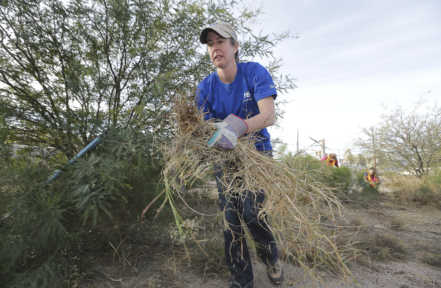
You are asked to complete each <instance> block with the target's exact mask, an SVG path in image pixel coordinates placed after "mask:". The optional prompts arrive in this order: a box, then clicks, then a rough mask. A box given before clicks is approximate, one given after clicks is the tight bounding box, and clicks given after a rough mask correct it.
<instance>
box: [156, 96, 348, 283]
mask: <svg viewBox="0 0 441 288" xmlns="http://www.w3.org/2000/svg"><path fill="white" fill-rule="evenodd" d="M174 112H175V117H176V124H177V126H176V137H175V138H174V141H173V142H172V143H170V144H169V145H167V146H166V147H164V156H165V159H166V164H165V168H164V171H163V176H164V181H165V186H166V192H165V193H166V198H167V200H168V201H169V204H171V207H172V210H173V211H174V215H175V219H176V222H177V224H178V227H180V228H179V229H181V232H183V231H182V229H184V228H182V227H183V226H181V223H182V222H183V219H182V218H181V216H180V215H179V211H178V210H177V206H176V205H175V201H176V200H177V199H181V200H184V201H185V199H186V197H187V196H186V193H189V192H188V191H190V190H191V189H192V188H195V187H196V186H197V185H201V183H204V182H206V181H208V180H212V179H213V178H214V177H213V171H214V167H222V169H223V170H224V171H223V172H224V173H223V175H224V176H223V179H222V181H223V182H224V183H225V184H226V186H227V187H228V189H227V191H226V193H227V194H228V193H231V192H232V191H235V192H239V193H241V191H242V192H243V191H247V190H248V191H259V190H261V189H263V190H264V191H265V193H266V201H265V204H264V209H263V210H264V211H265V212H266V213H267V214H268V215H269V216H270V217H269V218H270V219H271V224H270V226H271V227H272V229H273V230H274V234H275V235H276V238H277V242H278V246H279V249H280V250H281V254H282V255H283V258H284V259H285V261H288V262H290V263H294V264H296V265H299V266H302V267H303V268H305V269H306V270H307V271H309V272H310V273H311V274H312V275H313V276H314V277H316V276H317V275H318V274H317V273H315V272H316V271H317V270H316V268H319V269H320V270H325V271H329V272H332V273H335V274H339V275H342V276H343V277H347V276H350V275H351V272H350V270H349V269H348V267H347V263H348V261H350V260H351V259H353V258H354V257H355V256H357V251H356V250H355V249H353V248H352V247H353V246H352V239H353V238H352V237H351V236H350V235H351V232H350V231H348V230H343V229H342V228H339V227H342V226H340V225H338V223H342V222H341V219H342V208H343V207H342V205H341V203H340V202H339V200H338V199H337V197H336V196H335V193H334V191H332V189H331V188H329V187H327V186H325V185H324V184H322V183H320V182H318V181H316V180H315V179H314V177H312V176H309V173H306V172H305V170H299V169H297V170H296V169H293V168H290V167H288V166H287V165H286V164H284V163H283V162H281V161H277V160H274V159H273V158H270V157H268V156H265V155H263V154H261V153H259V152H258V151H256V149H255V148H254V144H253V140H252V138H251V136H248V137H242V138H241V139H240V141H239V143H238V145H237V147H236V148H235V149H234V150H232V151H224V150H220V149H216V148H209V147H208V146H207V141H208V139H209V138H210V137H211V135H212V134H213V132H214V131H215V128H214V125H213V122H210V121H208V122H205V121H204V120H203V115H202V114H201V113H199V112H198V110H197V108H196V107H195V105H194V102H193V100H192V99H188V98H180V99H179V100H177V101H176V103H175V107H174ZM233 163H234V164H233ZM232 167H234V168H232ZM238 178H240V181H236V180H237V179H238ZM227 197H228V196H227ZM352 233H353V231H352Z"/></svg>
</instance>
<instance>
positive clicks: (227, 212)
mask: <svg viewBox="0 0 441 288" xmlns="http://www.w3.org/2000/svg"><path fill="white" fill-rule="evenodd" d="M215 176H216V183H217V188H218V191H219V206H220V209H221V211H222V212H223V213H224V220H225V222H226V229H225V230H224V244H225V258H226V263H227V265H228V268H229V269H230V271H231V274H232V276H233V278H234V279H235V280H236V281H238V282H239V283H241V284H246V283H248V282H250V281H253V268H252V264H251V259H250V254H249V251H248V247H247V243H246V239H245V233H244V229H243V226H242V222H243V223H244V224H246V225H247V227H248V231H249V232H250V233H251V236H252V237H253V239H254V241H255V244H256V249H257V255H258V256H259V258H260V259H261V260H262V261H263V262H264V263H265V264H274V263H275V262H276V261H277V259H278V252H277V246H276V241H275V239H274V235H273V233H272V232H271V230H270V228H269V227H268V221H267V218H268V217H267V216H266V215H265V213H261V214H260V215H259V212H260V210H261V208H262V205H263V201H264V200H265V193H264V191H258V192H255V193H252V192H251V191H245V193H241V194H239V193H234V192H233V193H228V196H227V195H226V194H225V193H224V190H225V187H224V186H223V184H222V182H221V181H220V179H222V171H220V170H218V171H216V173H215ZM239 181H240V180H239ZM241 221H242V222H241Z"/></svg>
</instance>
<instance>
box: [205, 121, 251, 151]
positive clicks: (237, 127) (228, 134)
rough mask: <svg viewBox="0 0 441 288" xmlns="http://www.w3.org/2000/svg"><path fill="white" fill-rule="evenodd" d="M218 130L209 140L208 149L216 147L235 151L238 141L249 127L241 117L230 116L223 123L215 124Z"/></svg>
mask: <svg viewBox="0 0 441 288" xmlns="http://www.w3.org/2000/svg"><path fill="white" fill-rule="evenodd" d="M215 125H216V127H217V130H216V132H215V133H214V134H213V136H212V137H211V138H210V140H208V147H212V146H216V147H219V148H223V149H226V150H231V149H234V147H236V145H237V139H238V138H239V137H240V136H242V135H244V134H245V133H246V132H247V130H248V125H247V123H246V122H245V120H243V119H242V118H240V117H239V116H236V115H234V114H230V115H228V116H227V118H225V119H224V121H222V122H218V123H215Z"/></svg>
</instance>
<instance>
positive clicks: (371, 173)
mask: <svg viewBox="0 0 441 288" xmlns="http://www.w3.org/2000/svg"><path fill="white" fill-rule="evenodd" d="M364 181H365V182H366V183H367V184H369V186H371V187H372V188H377V187H378V184H380V178H379V177H378V176H377V169H375V168H374V167H371V168H369V170H368V171H367V172H365V173H364Z"/></svg>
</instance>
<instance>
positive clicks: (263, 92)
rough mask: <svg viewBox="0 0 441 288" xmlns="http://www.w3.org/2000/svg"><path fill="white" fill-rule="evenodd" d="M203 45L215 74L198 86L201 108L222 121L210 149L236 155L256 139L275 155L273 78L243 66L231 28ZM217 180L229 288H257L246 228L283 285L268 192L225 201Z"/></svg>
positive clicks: (204, 35)
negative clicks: (265, 211)
mask: <svg viewBox="0 0 441 288" xmlns="http://www.w3.org/2000/svg"><path fill="white" fill-rule="evenodd" d="M200 41H201V43H202V44H206V45H207V49H208V53H209V56H210V59H211V61H212V63H213V65H214V66H215V67H216V71H215V72H213V73H211V74H210V75H209V76H207V77H206V78H205V79H204V80H203V81H202V82H201V83H200V84H199V86H198V92H197V104H198V107H199V109H200V110H201V111H203V112H204V113H205V120H208V119H211V118H214V119H217V120H222V121H221V122H219V123H217V127H218V129H217V131H216V132H215V133H214V135H213V136H212V137H211V139H210V140H209V142H208V145H209V146H214V147H218V148H221V149H234V147H235V146H236V144H237V141H238V138H239V137H241V136H243V135H245V134H252V135H254V138H253V139H255V147H256V149H257V150H258V151H261V152H262V153H265V154H268V155H271V153H272V146H271V140H270V135H269V133H268V131H267V130H266V129H265V128H266V127H268V126H271V125H273V124H274V122H275V108H274V99H275V98H276V96H277V92H276V89H275V87H274V83H273V80H272V78H271V76H270V74H269V73H268V71H267V70H266V69H265V68H264V67H263V66H261V65H260V64H258V63H255V62H247V63H242V62H240V63H239V57H238V53H239V42H238V39H237V35H236V33H235V31H234V30H233V28H232V27H231V26H230V25H229V24H227V23H217V24H214V25H212V26H210V27H207V28H205V29H204V30H203V31H202V32H201V34H200ZM215 176H216V181H217V186H218V190H219V203H220V208H221V210H222V211H223V212H224V215H225V217H224V219H225V221H226V226H227V228H226V229H225V231H224V241H225V257H226V262H227V265H228V267H229V269H230V271H231V275H232V277H231V284H230V285H231V286H230V287H236V288H244V287H247V288H252V287H253V286H254V284H253V270H252V264H251V259H250V256H249V251H248V248H247V243H246V240H245V234H244V230H243V227H242V224H241V223H242V222H244V223H245V224H246V225H247V227H248V230H249V231H250V233H251V235H252V236H253V239H254V241H255V242H256V244H257V245H256V247H257V254H258V255H259V257H260V258H261V259H262V261H263V262H264V263H265V264H266V265H267V274H268V277H269V279H270V280H271V281H272V282H273V283H274V284H276V285H280V284H281V283H282V280H283V270H282V265H281V262H280V260H279V257H278V251H277V246H276V242H275V238H274V235H273V233H272V232H271V229H270V227H268V224H267V222H266V221H264V220H265V217H262V216H261V215H260V214H259V212H260V210H261V207H262V205H263V201H264V198H265V195H264V192H263V191H257V192H254V193H253V192H250V191H248V192H246V193H245V194H246V195H239V193H238V192H236V193H232V194H231V195H229V196H228V197H226V195H225V190H226V188H225V187H224V185H223V184H222V181H221V180H220V179H221V178H222V172H221V171H218V172H216V173H215ZM258 215H259V217H258ZM241 221H242V222H241Z"/></svg>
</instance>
